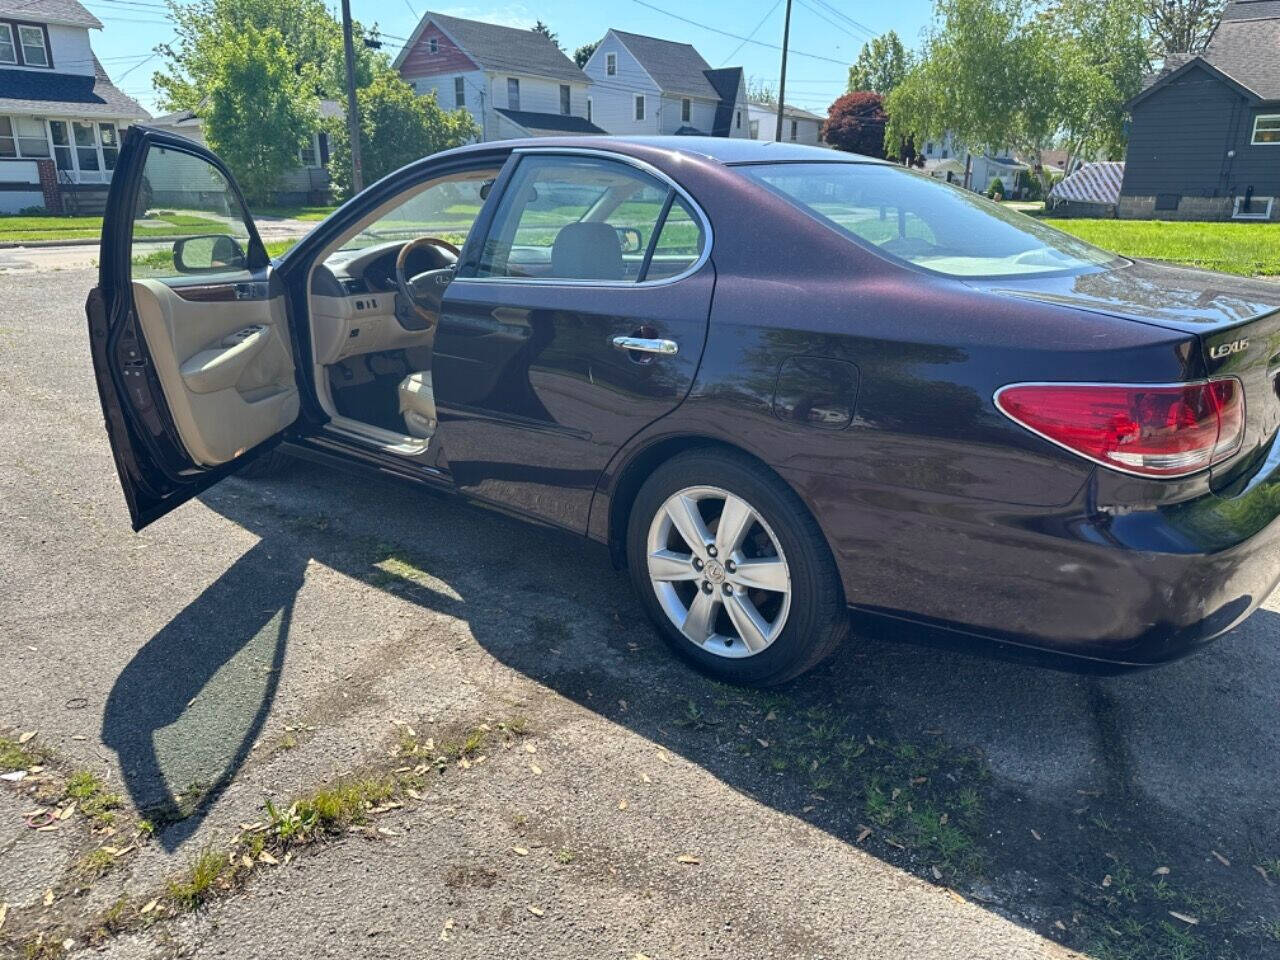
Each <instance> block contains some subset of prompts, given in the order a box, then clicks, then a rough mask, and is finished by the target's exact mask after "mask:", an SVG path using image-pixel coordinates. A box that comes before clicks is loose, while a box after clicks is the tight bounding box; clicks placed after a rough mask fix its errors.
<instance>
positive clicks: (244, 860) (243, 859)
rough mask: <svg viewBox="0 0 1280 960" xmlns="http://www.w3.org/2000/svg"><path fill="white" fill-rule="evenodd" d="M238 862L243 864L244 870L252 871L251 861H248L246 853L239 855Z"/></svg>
mask: <svg viewBox="0 0 1280 960" xmlns="http://www.w3.org/2000/svg"><path fill="white" fill-rule="evenodd" d="M240 862H241V863H243V864H244V867H245V869H246V870H252V869H253V861H252V860H251V859H249V855H248V854H247V853H244V854H241V855H240Z"/></svg>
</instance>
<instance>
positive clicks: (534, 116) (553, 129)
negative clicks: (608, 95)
mask: <svg viewBox="0 0 1280 960" xmlns="http://www.w3.org/2000/svg"><path fill="white" fill-rule="evenodd" d="M495 109H496V110H497V112H498V113H500V114H502V115H503V116H504V117H506V118H507V119H508V120H510V121H511V122H512V123H515V124H519V125H520V126H521V127H523V128H524V129H525V130H528V131H529V132H530V133H532V134H534V135H535V136H555V135H557V134H576V135H580V136H592V135H600V134H604V133H605V131H604V130H602V129H601V128H600V127H597V126H596V125H595V124H594V123H592V122H591V121H590V120H588V119H587V118H586V117H573V116H568V115H566V114H562V113H538V112H536V111H533V110H508V109H507V108H506V107H496V108H495Z"/></svg>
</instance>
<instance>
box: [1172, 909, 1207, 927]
mask: <svg viewBox="0 0 1280 960" xmlns="http://www.w3.org/2000/svg"><path fill="white" fill-rule="evenodd" d="M1169 916H1171V917H1173V918H1174V919H1175V920H1181V921H1182V922H1183V923H1189V924H1191V925H1192V926H1195V925H1196V924H1197V923H1199V922H1200V921H1199V920H1197V919H1196V918H1195V917H1189V916H1187V915H1186V914H1185V913H1179V912H1178V911H1177V910H1170V911H1169Z"/></svg>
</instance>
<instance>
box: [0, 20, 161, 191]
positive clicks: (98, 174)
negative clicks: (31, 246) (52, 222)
mask: <svg viewBox="0 0 1280 960" xmlns="http://www.w3.org/2000/svg"><path fill="white" fill-rule="evenodd" d="M101 29H102V23H101V21H99V20H98V18H97V17H95V16H94V15H93V14H92V13H90V12H89V11H88V10H86V9H85V8H84V7H83V6H81V5H80V4H79V3H78V2H76V0H0V213H17V212H19V211H21V210H24V209H28V208H32V207H43V208H44V209H46V210H49V211H50V212H53V213H61V212H63V211H64V210H68V211H76V210H80V211H84V212H90V211H97V210H101V207H102V204H103V203H104V202H105V199H106V192H107V186H108V184H110V182H111V174H112V172H113V171H114V170H115V165H116V158H117V157H118V155H119V148H120V134H121V131H122V130H123V128H124V127H127V126H129V125H130V124H131V123H134V122H135V121H139V120H146V119H149V114H148V113H147V112H146V111H145V110H143V109H142V107H141V106H140V105H139V104H138V103H137V101H135V100H133V99H132V98H131V97H127V96H125V94H123V93H122V92H120V90H119V89H117V88H116V87H115V86H114V85H113V84H112V83H111V80H110V78H108V76H107V72H106V70H104V69H103V66H102V64H101V63H100V62H99V61H98V58H97V57H96V56H94V53H93V48H92V47H91V46H90V43H89V31H90V30H101Z"/></svg>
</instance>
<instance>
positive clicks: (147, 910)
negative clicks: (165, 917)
mask: <svg viewBox="0 0 1280 960" xmlns="http://www.w3.org/2000/svg"><path fill="white" fill-rule="evenodd" d="M158 906H160V898H159V897H156V898H155V899H154V900H148V901H147V904H146V906H144V907H143V908H142V909H141V910H139V911H138V912H139V913H141V914H143V915H144V916H145V915H146V914H148V913H150V912H151V911H152V910H154V909H155V908H156V907H158Z"/></svg>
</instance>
